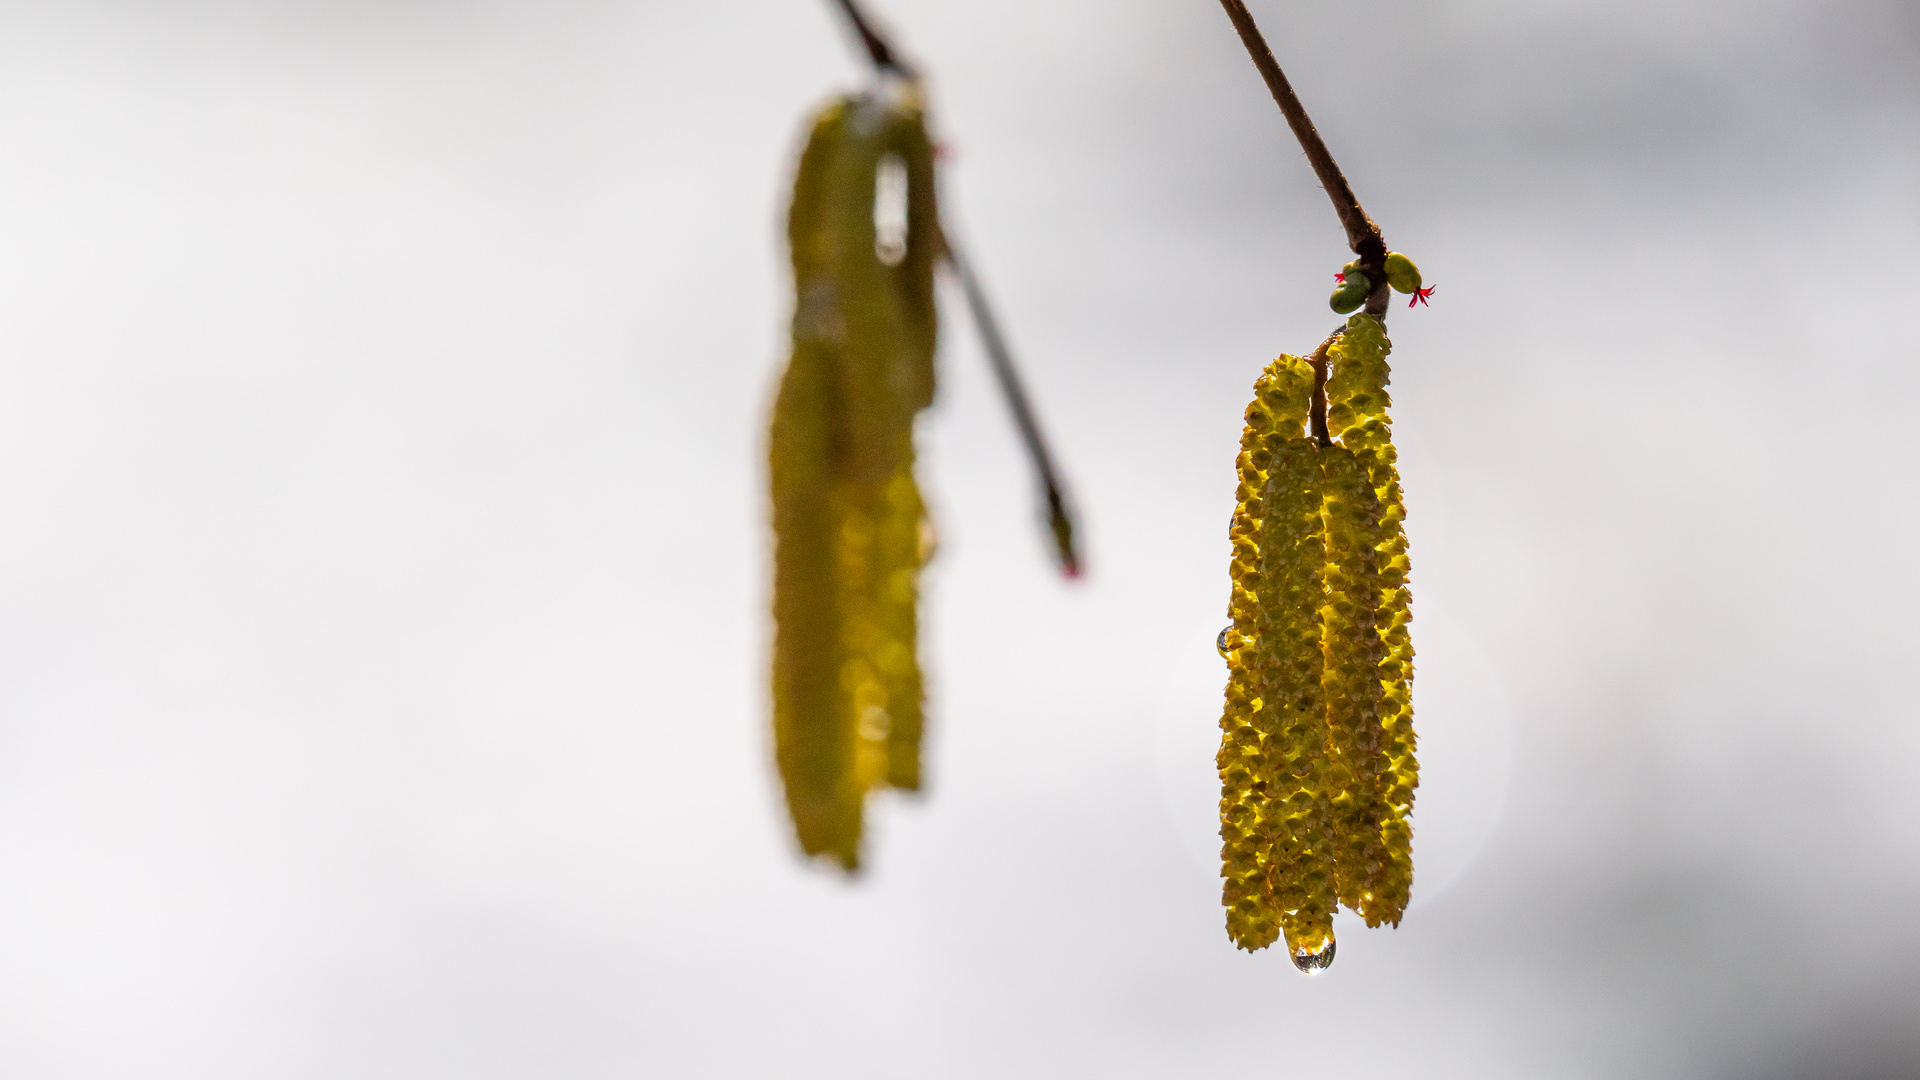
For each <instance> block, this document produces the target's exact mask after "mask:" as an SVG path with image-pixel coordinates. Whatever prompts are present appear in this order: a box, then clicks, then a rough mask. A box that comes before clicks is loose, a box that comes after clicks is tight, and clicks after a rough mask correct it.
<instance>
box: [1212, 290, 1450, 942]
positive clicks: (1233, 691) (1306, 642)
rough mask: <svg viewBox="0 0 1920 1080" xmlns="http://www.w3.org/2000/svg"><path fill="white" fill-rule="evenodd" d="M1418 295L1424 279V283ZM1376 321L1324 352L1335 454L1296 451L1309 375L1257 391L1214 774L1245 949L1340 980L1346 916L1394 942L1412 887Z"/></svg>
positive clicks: (1392, 514)
mask: <svg viewBox="0 0 1920 1080" xmlns="http://www.w3.org/2000/svg"><path fill="white" fill-rule="evenodd" d="M1416 287H1417V281H1416ZM1389 348H1390V345H1389V343H1388V341H1387V336H1386V331H1385V328H1384V326H1382V324H1381V322H1380V320H1379V319H1377V318H1375V317H1373V316H1371V315H1366V314H1356V315H1354V316H1353V317H1352V318H1351V319H1349V320H1348V322H1347V324H1346V326H1344V327H1343V328H1342V329H1341V331H1340V332H1338V333H1337V335H1336V337H1335V338H1334V339H1332V340H1331V341H1330V342H1329V345H1328V346H1327V347H1325V348H1323V350H1322V352H1321V353H1320V354H1317V356H1316V359H1318V357H1319V356H1324V357H1325V363H1326V364H1327V366H1328V368H1329V375H1328V377H1327V381H1326V384H1325V393H1326V404H1327V414H1326V415H1327V421H1328V429H1329V432H1330V436H1337V441H1335V439H1334V438H1333V437H1329V438H1328V439H1327V440H1325V441H1324V442H1322V441H1320V440H1316V439H1314V438H1312V437H1307V436H1304V435H1303V432H1302V427H1303V425H1304V424H1305V422H1306V420H1307V418H1308V413H1309V409H1310V407H1311V394H1312V392H1313V391H1312V386H1313V380H1314V371H1313V367H1312V364H1310V363H1309V362H1308V361H1305V360H1301V359H1299V358H1297V357H1292V356H1283V357H1281V358H1280V359H1278V360H1276V361H1274V362H1273V364H1271V365H1269V366H1268V368H1267V370H1266V371H1265V372H1263V373H1262V374H1261V376H1260V379H1259V380H1258V381H1257V382H1256V383H1255V386H1254V400H1253V402H1252V403H1251V404H1250V405H1248V407H1247V414H1246V428H1245V431H1244V432H1243V433H1242V435H1241V449H1240V457H1239V461H1238V470H1239V480H1240V485H1239V491H1238V504H1237V506H1236V507H1235V510H1234V517H1233V525H1232V529H1231V534H1230V535H1231V540H1232V544H1233V561H1232V567H1231V575H1230V576H1231V578H1232V598H1231V600H1230V602H1229V613H1230V614H1231V616H1232V619H1233V625H1232V626H1231V627H1229V628H1228V629H1227V630H1226V631H1225V632H1223V634H1222V640H1221V647H1222V651H1223V652H1225V653H1226V655H1227V670H1228V676H1227V690H1226V707H1225V710H1224V711H1223V713H1222V716H1221V721H1220V726H1221V729H1222V732H1223V735H1222V739H1221V748H1220V754H1219V757H1218V759H1217V764H1218V766H1219V770H1220V780H1221V802H1220V819H1221V825H1220V836H1221V862H1222V870H1221V873H1222V876H1223V877H1224V879H1225V885H1224V889H1223V892H1222V899H1223V901H1224V903H1225V905H1226V908H1227V933H1228V935H1229V936H1230V937H1231V938H1232V939H1233V940H1234V942H1235V944H1237V945H1239V946H1240V947H1241V948H1244V949H1250V950H1251V949H1260V948H1264V947H1266V946H1267V945H1269V944H1272V943H1273V942H1274V941H1275V940H1277V939H1279V938H1280V937H1282V936H1284V937H1285V939H1286V942H1287V948H1288V950H1289V952H1290V953H1291V954H1292V955H1293V957H1294V961H1295V963H1296V964H1298V965H1300V966H1301V967H1302V968H1303V969H1307V970H1317V969H1318V968H1321V967H1324V966H1326V964H1328V963H1331V961H1332V955H1333V912H1334V909H1335V908H1336V907H1337V906H1338V905H1339V904H1341V903H1344V904H1346V905H1347V906H1348V907H1349V908H1352V909H1353V910H1354V911H1356V912H1358V913H1359V914H1360V915H1361V916H1362V917H1363V918H1364V919H1365V920H1366V922H1367V924H1368V925H1369V926H1378V925H1380V924H1381V923H1384V922H1390V923H1395V924H1398V923H1399V921H1400V918H1401V916H1402V914H1403V913H1404V912H1405V910H1406V905H1407V900H1408V897H1409V895H1410V893H1411V889H1412V883H1413V863H1412V854H1411V843H1412V836H1413V834H1412V828H1411V825H1410V824H1409V821H1408V816H1409V814H1410V813H1411V811H1412V804H1413V789H1414V787H1415V786H1416V785H1417V783H1418V771H1417V766H1416V764H1415V762H1414V742H1413V707H1412V699H1411V696H1410V684H1411V681H1412V677H1413V648H1412V644H1411V640H1410V638H1409V637H1408V634H1407V622H1408V619H1409V618H1410V615H1409V606H1408V605H1409V593H1408V591H1407V565H1408V564H1407V544H1406V535H1405V533H1404V531H1403V530H1402V528H1401V522H1402V520H1403V519H1404V518H1405V516H1406V514H1405V510H1404V508H1403V506H1402V503H1401V498H1400V480H1399V474H1398V472H1397V470H1396V469H1395V464H1394V462H1395V456H1394V450H1393V442H1392V432H1391V429H1390V427H1389V425H1388V420H1387V406H1388V404H1389V402H1388V397H1387V391H1386V386H1387V378H1388V371H1387V360H1386V358H1387V352H1388V350H1389Z"/></svg>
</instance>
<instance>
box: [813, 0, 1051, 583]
mask: <svg viewBox="0 0 1920 1080" xmlns="http://www.w3.org/2000/svg"><path fill="white" fill-rule="evenodd" d="M837 2H838V4H839V7H840V10H841V11H842V12H843V13H845V15H846V16H847V21H848V22H850V23H852V24H853V29H854V32H855V33H856V34H858V35H859V36H860V44H861V45H862V46H864V47H865V48H866V50H867V58H868V59H869V60H872V61H873V66H874V67H875V68H877V69H879V70H880V71H882V72H888V73H891V74H895V75H899V76H901V77H902V78H907V79H918V78H919V73H918V72H916V71H915V70H914V69H913V67H912V66H911V65H909V64H908V63H907V62H906V61H904V60H902V59H901V58H900V53H899V51H898V50H896V49H895V48H894V47H893V44H892V43H891V42H889V41H888V40H887V39H886V38H885V37H883V36H881V34H880V32H879V31H878V30H876V29H875V28H874V25H873V21H872V20H871V19H868V18H867V16H866V13H865V12H863V11H861V10H860V6H859V4H857V3H856V2H855V0H837ZM941 232H942V233H943V234H944V235H943V237H942V239H943V241H944V244H943V246H944V248H945V252H946V258H947V265H948V266H950V267H952V268H953V276H954V277H955V278H956V279H957V280H958V281H959V283H960V290H961V292H963V293H965V294H966V298H967V309H968V311H970V312H971V313H972V315H973V322H974V326H975V327H976V328H977V329H978V331H979V334H980V343H981V345H982V346H984V347H985V348H986V351H987V360H988V362H989V363H991V364H992V365H993V374H994V376H995V378H996V380H997V381H998V382H999V384H1000V392H1001V394H1002V395H1004V396H1005V397H1006V399H1007V408H1008V410H1009V411H1011V412H1012V413H1013V422H1014V426H1016V427H1018V428H1019V429H1020V441H1021V443H1022V444H1023V445H1024V446H1025V447H1026V450H1027V457H1028V459H1029V460H1031V461H1032V463H1033V471H1034V474H1035V476H1036V477H1037V478H1038V479H1039V481H1040V485H1041V487H1042V488H1043V489H1044V492H1045V497H1046V501H1047V531H1048V532H1049V533H1051V534H1052V539H1053V547H1054V554H1055V556H1056V557H1057V558H1058V559H1059V560H1060V570H1061V572H1062V573H1064V574H1065V575H1066V576H1068V577H1070V578H1075V577H1079V576H1080V554H1079V550H1078V547H1077V545H1076V544H1075V542H1074V535H1073V532H1074V529H1073V513H1072V510H1071V508H1070V507H1069V505H1068V502H1067V498H1066V485H1065V484H1064V483H1062V482H1061V480H1060V475H1059V473H1057V472H1055V471H1054V467H1053V455H1052V454H1050V453H1048V451H1047V440H1046V437H1045V436H1044V435H1042V434H1041V432H1040V422H1039V421H1038V420H1037V419H1035V417H1034V414H1033V405H1032V402H1031V401H1030V400H1029V399H1028V398H1027V391H1026V387H1025V386H1024V384H1022V383H1021V381H1020V373H1019V371H1018V370H1017V369H1016V368H1015V367H1014V363H1013V351H1012V350H1011V349H1009V348H1008V347H1007V341H1006V338H1005V337H1003V336H1002V335H1001V333H1000V322H999V320H998V319H996V318H994V315H993V308H992V306H991V305H990V304H988V303H987V294H986V290H985V289H984V288H982V287H981V285H980V279H979V278H978V277H976V276H975V275H974V272H973V266H972V263H971V262H970V261H969V260H968V259H967V258H966V257H965V256H963V255H962V254H961V253H960V247H959V245H958V244H957V243H955V242H954V239H953V236H952V235H951V234H947V233H946V230H945V229H942V230H941Z"/></svg>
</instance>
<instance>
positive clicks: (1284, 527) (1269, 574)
mask: <svg viewBox="0 0 1920 1080" xmlns="http://www.w3.org/2000/svg"><path fill="white" fill-rule="evenodd" d="M1322 454H1323V451H1322V449H1321V448H1320V446H1319V445H1318V444H1316V443H1315V442H1314V441H1313V440H1312V439H1305V438H1295V439H1287V440H1285V441H1283V442H1281V443H1280V444H1279V445H1277V446H1275V447H1274V451H1273V463H1272V465H1271V466H1270V467H1269V469H1268V472H1267V487H1266V492H1265V497H1264V500H1263V507H1262V508H1263V511H1264V514H1263V516H1262V518H1261V522H1260V555H1261V560H1260V561H1261V571H1262V572H1261V575H1260V589H1261V592H1260V601H1261V603H1260V615H1261V618H1260V620H1259V635H1260V637H1259V641H1258V643H1257V645H1256V647H1255V656H1256V658H1257V659H1256V666H1257V668H1258V669H1259V671H1260V675H1261V679H1260V698H1261V706H1260V711H1259V712H1258V713H1256V714H1255V724H1256V726H1258V727H1259V728H1260V729H1261V734H1262V735H1264V736H1265V737H1266V740H1267V753H1266V761H1267V765H1268V774H1267V801H1268V815H1269V817H1270V820H1271V822H1272V824H1271V827H1270V831H1271V833H1272V837H1273V847H1272V854H1271V865H1270V866H1269V867H1268V870H1267V878H1268V882H1269V884H1270V886H1271V888H1272V890H1273V905H1274V908H1275V909H1276V910H1277V911H1278V912H1279V916H1280V927H1281V930H1282V932H1283V933H1285V935H1286V939H1287V946H1288V948H1289V949H1290V950H1291V951H1293V952H1295V953H1301V952H1308V953H1312V952H1318V951H1319V950H1320V947H1321V945H1322V944H1323V943H1324V942H1325V941H1326V940H1327V939H1328V938H1330V937H1332V936H1333V912H1334V908H1335V906H1336V892H1335V886H1334V869H1335V864H1334V854H1335V848H1334V827H1333V818H1332V810H1333V808H1332V805H1331V803H1330V800H1329V799H1328V788H1327V780H1328V775H1327V773H1328V769H1329V766H1330V762H1329V761H1328V755H1327V751H1328V739H1327V720H1326V700H1325V697H1324V689H1323V684H1324V672H1323V668H1324V662H1323V657H1322V654H1321V649H1320V611H1321V607H1322V605H1323V604H1324V602H1325V596H1326V583H1325V575H1324V570H1325V560H1326V528H1325V525H1324V522H1323V520H1322V518H1321V464H1320V459H1321V456H1322Z"/></svg>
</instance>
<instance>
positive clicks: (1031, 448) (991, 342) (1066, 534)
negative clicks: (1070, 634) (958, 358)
mask: <svg viewBox="0 0 1920 1080" xmlns="http://www.w3.org/2000/svg"><path fill="white" fill-rule="evenodd" d="M947 265H949V266H951V267H953V276H954V277H956V278H958V279H959V281H960V290H961V291H962V292H964V293H965V294H966V296H967V307H968V308H969V309H971V310H972V312H973V322H974V325H975V326H976V327H978V328H979V332H980V343H981V344H982V345H983V346H985V347H986V350H987V359H988V360H989V361H990V362H991V363H992V364H993V374H994V376H995V377H996V378H997V379H998V380H999V382H1000V392H1001V393H1002V394H1004V395H1006V399H1007V408H1008V409H1010V410H1011V411H1012V412H1013V422H1014V425H1015V426H1016V427H1018V428H1019V429H1020V441H1021V442H1022V443H1024V444H1026V447H1027V457H1028V458H1030V459H1032V461H1033V471H1034V472H1035V473H1036V474H1037V475H1038V476H1039V478H1040V484H1041V486H1042V487H1044V488H1045V489H1046V499H1047V529H1048V531H1049V532H1051V533H1052V534H1053V544H1054V552H1055V554H1056V555H1058V556H1059V559H1060V569H1061V572H1062V573H1064V574H1066V575H1067V576H1068V577H1070V578H1072V577H1079V576H1080V555H1079V552H1078V551H1077V550H1075V547H1074V542H1073V516H1072V514H1071V513H1070V512H1069V511H1068V509H1067V501H1066V493H1065V489H1064V487H1063V485H1062V484H1061V483H1060V477H1059V474H1057V473H1055V472H1054V471H1053V455H1052V454H1049V453H1048V452H1047V440H1046V438H1045V437H1044V436H1042V435H1041V434H1040V423H1039V421H1037V420H1035V419H1034V417H1033V407H1032V406H1031V405H1030V404H1029V403H1028V401H1027V392H1026V389H1025V387H1023V386H1022V385H1021V382H1020V373H1019V372H1018V371H1016V370H1014V366H1013V354H1012V352H1011V351H1009V350H1008V349H1007V342H1006V339H1005V338H1003V337H1001V336H1000V324H999V322H998V321H997V320H996V319H994V317H993V309H992V307H990V306H989V305H988V304H987V294H986V291H985V290H983V289H982V288H981V287H980V279H979V278H977V277H975V276H974V275H973V267H972V266H971V265H970V264H968V262H967V260H966V258H965V257H964V256H962V255H961V254H960V249H959V248H958V247H956V246H955V245H954V243H953V238H952V237H951V236H949V237H948V238H947Z"/></svg>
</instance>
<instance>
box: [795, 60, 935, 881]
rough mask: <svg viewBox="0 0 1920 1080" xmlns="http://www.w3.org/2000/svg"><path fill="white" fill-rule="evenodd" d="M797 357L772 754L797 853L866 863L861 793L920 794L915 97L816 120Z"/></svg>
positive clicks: (924, 256) (929, 283) (900, 92)
mask: <svg viewBox="0 0 1920 1080" xmlns="http://www.w3.org/2000/svg"><path fill="white" fill-rule="evenodd" d="M887 158H897V159H899V160H900V161H901V162H903V163H904V165H905V167H906V168H905V171H906V174H907V178H908V197H907V221H908V235H907V241H906V250H905V252H904V253H903V255H901V256H900V257H897V258H893V259H889V260H885V261H883V260H882V259H881V258H880V255H879V253H878V251H877V250H876V238H875V227H874V199H875V194H874V189H875V184H876V177H877V175H878V172H879V169H880V167H881V162H882V160H883V159H887ZM788 239H789V243H790V246H791V250H792V257H793V270H794V285H795V294H796V302H795V308H794V318H793V354H792V359H791V360H790V361H789V363H788V366H787V370H786V373H785V375H784V376H783V377H782V380H781V386H780V390H779V393H778V395H777V396H776V399H775V402H774V409H773V423H772V433H771V437H770V439H769V446H768V452H769V459H770V460H769V464H770V478H771V481H772V496H773V525H774V539H775V558H774V600H773V608H774V621H775V631H774V656H773V713H774V744H775V757H776V759H777V761H778V763H779V766H780V773H781V778H782V780H783V782H784V783H785V787H786V794H787V805H788V808H789V810H790V812H791V813H792V816H793V821H794V828H795V832H796V833H797V835H798V837H799V839H800V845H801V848H802V849H803V850H804V851H806V852H807V853H808V854H810V855H822V854H824V855H831V856H832V857H834V858H835V859H837V860H839V862H840V863H841V864H842V865H843V866H844V867H846V868H847V869H849V870H851V869H854V868H855V867H856V866H857V865H858V862H859V851H860V835H861V828H862V822H861V809H862V803H863V798H864V794H865V792H866V790H867V789H868V788H869V787H872V786H876V785H880V784H889V785H892V786H896V787H917V786H918V784H919V781H920V766H919V742H920V731H921V685H920V669H919V661H918V657H917V636H918V634H917V626H916V623H917V590H918V584H917V575H918V572H919V569H920V564H921V562H922V557H921V539H920V537H921V532H922V525H921V521H922V518H923V517H924V513H925V511H924V507H923V506H922V504H921V499H920V494H919V490H918V488H917V487H916V486H915V484H914V480H913V461H914V448H913V420H914V415H915V414H916V413H917V412H918V411H919V410H920V409H922V408H924V407H925V406H926V405H927V403H928V402H929V401H930V400H931V398H932V394H933V348H934V338H935V334H936V325H935V320H934V302H933V267H934V261H935V260H936V259H937V258H938V256H939V252H940V250H941V240H940V231H939V224H938V213H937V209H936V207H935V204H934V196H933V154H932V146H931V143H930V142H929V140H928V138H927V134H926V129H925V124H924V120H923V117H922V111H921V107H920V104H919V101H918V98H917V94H916V93H915V92H914V91H913V90H912V89H911V87H906V86H896V87H891V88H889V89H887V90H885V91H882V92H876V93H871V94H863V95H857V96H851V97H847V98H842V99H840V100H838V101H836V102H834V103H833V104H831V105H830V106H828V107H827V108H826V109H825V110H824V111H823V112H822V113H821V114H820V116H819V117H818V119H817V120H816V122H815V124H814V127H813V131H812V134H811V137H810V138H809V140H808V143H807V147H806V149H805V150H804V151H803V153H802V155H801V160H800V168H799V174H798V176H797V178H796V180H795V183H794V195H793V203H792V208H791V211H790V213H789V216H788Z"/></svg>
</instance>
